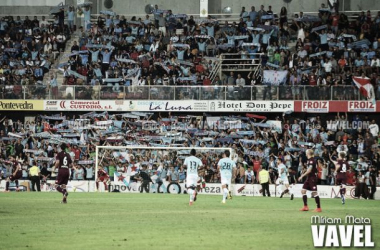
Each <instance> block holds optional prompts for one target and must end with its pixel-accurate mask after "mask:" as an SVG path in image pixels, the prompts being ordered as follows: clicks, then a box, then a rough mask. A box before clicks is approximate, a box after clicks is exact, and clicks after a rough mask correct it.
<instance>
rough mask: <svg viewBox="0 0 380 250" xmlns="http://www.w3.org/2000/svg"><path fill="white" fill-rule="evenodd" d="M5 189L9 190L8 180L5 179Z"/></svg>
mask: <svg viewBox="0 0 380 250" xmlns="http://www.w3.org/2000/svg"><path fill="white" fill-rule="evenodd" d="M5 191H9V181H7V182H6V184H5Z"/></svg>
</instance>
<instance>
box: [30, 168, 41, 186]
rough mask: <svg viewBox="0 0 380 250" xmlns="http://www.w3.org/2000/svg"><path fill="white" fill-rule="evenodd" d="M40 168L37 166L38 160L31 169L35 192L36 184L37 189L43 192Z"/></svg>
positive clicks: (31, 179)
mask: <svg viewBox="0 0 380 250" xmlns="http://www.w3.org/2000/svg"><path fill="white" fill-rule="evenodd" d="M40 175H41V173H40V169H39V168H38V167H37V165H36V162H35V161H33V166H32V167H31V168H30V169H29V176H30V181H31V182H32V191H33V192H35V191H36V190H35V189H34V186H35V185H36V186H37V191H38V192H41V185H40V184H41V183H40Z"/></svg>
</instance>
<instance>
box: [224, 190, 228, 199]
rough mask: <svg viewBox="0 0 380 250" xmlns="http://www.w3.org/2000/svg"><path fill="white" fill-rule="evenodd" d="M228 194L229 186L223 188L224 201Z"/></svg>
mask: <svg viewBox="0 0 380 250" xmlns="http://www.w3.org/2000/svg"><path fill="white" fill-rule="evenodd" d="M227 195H228V189H227V188H223V200H224V201H225V200H226V198H227Z"/></svg>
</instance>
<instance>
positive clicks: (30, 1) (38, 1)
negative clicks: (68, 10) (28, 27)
mask: <svg viewBox="0 0 380 250" xmlns="http://www.w3.org/2000/svg"><path fill="white" fill-rule="evenodd" d="M61 2H63V4H65V0H5V1H1V6H57V5H58V4H60V3H61Z"/></svg>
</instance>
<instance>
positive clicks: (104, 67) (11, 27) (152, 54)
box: [0, 4, 380, 100]
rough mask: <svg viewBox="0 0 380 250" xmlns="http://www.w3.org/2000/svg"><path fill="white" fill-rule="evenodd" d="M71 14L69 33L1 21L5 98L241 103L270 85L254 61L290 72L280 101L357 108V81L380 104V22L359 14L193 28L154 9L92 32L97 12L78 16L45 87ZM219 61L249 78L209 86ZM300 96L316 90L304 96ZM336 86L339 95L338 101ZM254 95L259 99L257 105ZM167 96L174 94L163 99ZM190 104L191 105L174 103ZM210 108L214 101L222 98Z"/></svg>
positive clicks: (246, 15) (275, 17) (253, 13)
mask: <svg viewBox="0 0 380 250" xmlns="http://www.w3.org/2000/svg"><path fill="white" fill-rule="evenodd" d="M75 11H76V10H75V9H74V8H72V7H70V8H69V9H68V10H67V11H66V14H67V16H68V18H69V20H68V25H65V23H64V22H65V20H64V18H63V17H62V16H64V15H65V13H64V10H63V9H62V10H61V11H60V12H58V14H56V18H55V21H54V23H53V24H50V23H48V22H47V21H46V20H45V18H43V20H37V18H36V17H35V18H34V19H33V20H29V18H28V17H25V20H21V19H20V17H17V18H16V20H13V18H12V17H9V18H7V19H4V18H2V20H1V23H0V42H1V50H0V52H1V54H2V65H1V69H0V85H1V86H2V88H5V89H6V90H7V91H3V97H5V98H23V96H22V95H20V88H21V86H24V85H31V86H36V90H35V91H37V94H35V93H32V94H29V93H28V94H27V95H26V97H29V98H30V99H32V98H31V97H37V98H42V97H43V96H44V95H45V94H46V93H47V91H46V90H50V94H51V98H53V99H59V98H65V96H63V95H60V93H61V92H60V91H58V89H57V87H58V86H61V85H85V86H87V88H86V89H90V90H91V89H93V90H96V88H94V87H93V88H88V87H89V86H104V87H108V88H102V93H103V92H104V93H106V94H107V95H106V94H104V96H106V97H107V98H121V97H123V98H132V97H133V98H139V97H138V95H136V92H139V94H140V95H141V96H142V98H144V97H145V96H146V95H144V93H142V94H141V91H144V90H140V91H137V90H138V89H134V88H128V90H127V92H128V93H126V94H125V95H124V93H123V95H119V93H120V92H121V91H122V90H121V86H131V85H132V86H142V85H149V86H152V85H162V86H171V85H191V86H194V85H198V86H201V85H202V86H203V85H206V86H208V85H216V86H222V85H224V86H228V87H229V88H230V89H231V90H236V91H238V92H241V93H244V92H246V91H244V90H242V89H241V88H240V87H243V86H246V85H248V86H253V85H254V86H256V85H264V86H267V85H270V84H271V83H269V82H266V81H264V80H265V79H263V75H262V72H261V71H260V70H258V71H256V70H254V68H255V67H256V66H257V65H256V64H255V60H256V59H259V60H260V61H259V63H261V66H262V68H261V69H263V70H266V69H276V70H286V71H287V72H288V74H287V77H286V81H285V86H287V87H288V88H283V89H281V91H280V92H281V93H282V98H285V99H301V97H302V96H306V98H311V99H312V98H321V99H336V100H340V99H355V96H356V95H357V89H356V87H355V85H354V83H353V81H352V77H353V76H363V77H368V78H369V79H370V82H371V84H372V85H373V87H374V90H375V95H376V96H377V97H379V95H380V77H379V68H380V59H379V58H380V55H379V49H380V46H379V39H380V13H377V15H373V14H372V13H371V12H370V11H367V12H364V11H362V12H361V14H360V15H359V16H357V17H355V18H352V17H348V16H347V15H346V14H345V13H339V12H338V11H337V8H335V7H334V6H330V7H326V6H325V5H324V4H322V6H321V8H320V9H319V14H318V16H311V15H305V14H303V13H302V12H301V13H298V14H294V15H290V14H289V13H287V9H286V8H285V7H283V8H281V10H280V12H279V13H274V12H273V10H272V8H271V6H268V7H265V6H263V5H262V6H260V8H259V9H258V8H257V9H256V8H255V6H252V7H251V9H250V10H249V11H248V10H246V9H245V8H244V7H243V8H242V11H241V14H240V18H239V21H236V22H227V21H226V22H219V21H218V20H217V19H215V18H212V17H209V18H207V19H195V18H194V17H192V16H187V15H186V14H174V13H173V12H172V10H162V9H159V7H158V6H157V5H156V6H155V9H154V10H153V15H152V16H151V15H147V16H146V17H145V18H136V17H132V18H131V19H130V20H127V18H125V17H124V16H120V15H118V14H117V13H114V12H110V11H104V12H101V15H100V16H99V17H98V19H97V21H96V22H91V20H92V19H91V14H92V13H91V11H92V9H91V6H85V7H78V9H77V11H78V12H81V13H83V15H84V24H85V25H84V26H83V27H80V28H78V29H79V31H78V32H79V33H78V34H79V40H78V43H75V44H74V45H73V46H72V47H71V51H72V52H73V53H72V54H71V55H70V56H69V57H68V61H67V62H66V63H62V64H60V65H59V69H60V70H61V72H62V73H63V76H64V82H63V83H61V82H59V83H57V82H56V78H55V76H54V74H53V75H52V76H51V77H50V78H51V79H49V81H46V82H41V80H42V77H43V74H44V73H46V72H47V71H48V69H49V65H50V64H51V60H50V59H51V58H50V57H53V55H52V54H51V53H49V51H50V52H55V53H59V50H60V49H64V48H65V41H66V40H67V39H68V38H69V35H68V34H70V33H71V32H73V31H74V25H73V20H72V16H73V13H74V14H75ZM63 32H64V33H63ZM221 53H237V55H238V58H236V59H237V60H236V61H234V60H232V61H228V64H229V65H230V66H228V67H230V68H231V69H240V68H241V67H245V66H247V65H248V69H247V71H241V72H240V74H237V73H236V72H233V71H230V74H228V75H223V76H222V77H221V79H220V78H219V76H216V77H215V75H213V76H211V73H212V71H213V69H214V66H215V64H216V63H217V62H218V60H220V59H221V58H220V55H221ZM53 54H54V53H53ZM226 57H229V56H226ZM232 57H233V56H232ZM241 59H247V61H245V60H241ZM251 63H252V72H249V71H250V70H249V68H251V67H250V64H251ZM231 64H232V66H231ZM234 64H235V65H234ZM244 65H245V66H244ZM253 66H255V67H253ZM38 84H40V85H42V86H48V88H41V86H39V85H38ZM37 86H39V87H38V88H37ZM301 86H302V87H304V86H311V87H317V88H312V89H311V90H309V91H308V92H307V93H303V92H304V91H303V89H302V88H301ZM330 86H333V87H334V91H333V93H332V94H330V92H331V91H328V87H330ZM50 87H51V89H50ZM275 88H276V87H272V89H271V88H270V86H268V87H267V88H265V90H264V92H265V95H264V97H263V98H264V99H271V98H273V95H272V94H273V92H275V91H274V89H275ZM145 91H146V90H145ZM253 91H254V92H255V93H254V94H253V96H254V99H256V98H259V97H258V96H256V90H253ZM166 92H170V91H162V93H166ZM287 92H288V94H286V93H287ZM33 94H35V95H33ZM168 97H169V96H165V98H168ZM189 97H190V98H194V97H192V95H189V96H187V95H182V96H181V95H180V94H178V96H177V98H183V99H185V98H189ZM81 98H86V99H89V98H93V95H91V94H90V95H83V96H81ZM169 98H170V97H169ZM210 98H214V99H218V95H212V96H211V97H210ZM239 98H241V97H239ZM243 98H244V97H243Z"/></svg>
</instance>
